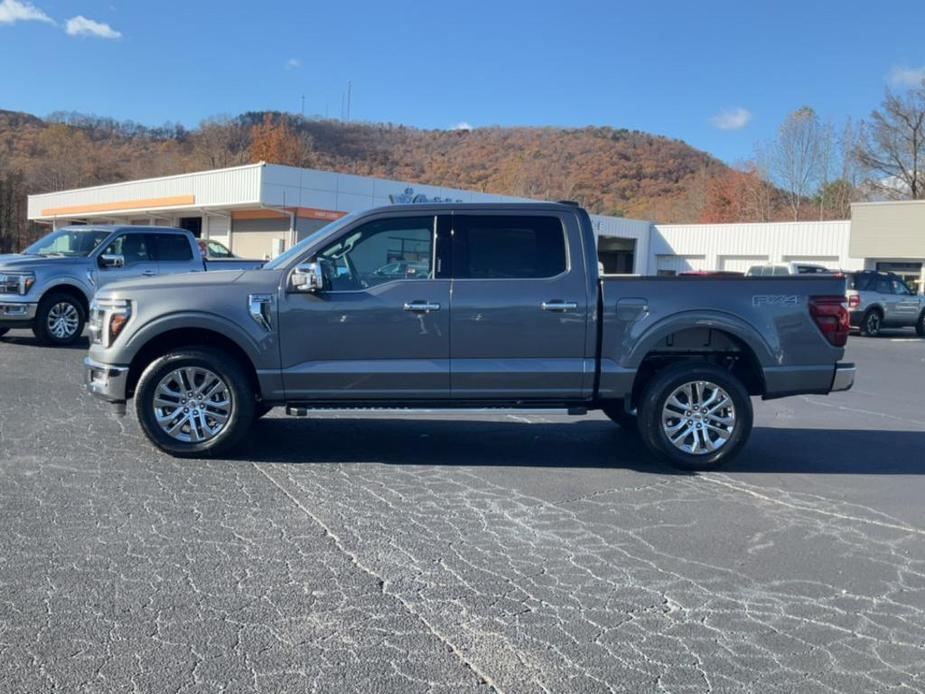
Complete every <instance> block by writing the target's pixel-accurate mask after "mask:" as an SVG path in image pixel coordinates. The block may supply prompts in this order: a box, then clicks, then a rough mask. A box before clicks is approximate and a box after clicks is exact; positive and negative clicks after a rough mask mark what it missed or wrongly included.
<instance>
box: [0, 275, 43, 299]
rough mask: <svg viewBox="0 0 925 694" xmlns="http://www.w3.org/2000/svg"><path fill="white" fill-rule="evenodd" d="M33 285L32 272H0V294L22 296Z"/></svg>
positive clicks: (33, 276) (33, 277)
mask: <svg viewBox="0 0 925 694" xmlns="http://www.w3.org/2000/svg"><path fill="white" fill-rule="evenodd" d="M33 284H35V273H34V272H0V294H19V295H20V296H24V295H26V294H28V293H29V290H30V289H32V285H33Z"/></svg>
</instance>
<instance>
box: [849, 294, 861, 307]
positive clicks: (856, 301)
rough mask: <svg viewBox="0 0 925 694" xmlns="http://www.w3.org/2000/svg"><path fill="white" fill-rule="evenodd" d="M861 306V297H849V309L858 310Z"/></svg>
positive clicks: (855, 295) (853, 295)
mask: <svg viewBox="0 0 925 694" xmlns="http://www.w3.org/2000/svg"><path fill="white" fill-rule="evenodd" d="M860 305H861V295H860V294H852V295H851V296H849V297H848V308H858V307H859V306H860Z"/></svg>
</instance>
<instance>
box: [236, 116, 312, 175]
mask: <svg viewBox="0 0 925 694" xmlns="http://www.w3.org/2000/svg"><path fill="white" fill-rule="evenodd" d="M311 154H312V141H311V137H310V136H309V135H308V134H307V133H303V132H301V131H299V130H297V129H296V128H294V127H293V126H292V124H291V123H290V121H289V118H287V117H285V116H281V115H277V116H274V115H273V114H271V113H266V114H264V116H263V122H262V123H259V124H258V125H255V126H253V127H252V128H251V145H250V158H251V161H255V162H257V161H265V162H269V163H271V164H286V165H288V166H308V165H309V164H310V163H311V158H312V157H311Z"/></svg>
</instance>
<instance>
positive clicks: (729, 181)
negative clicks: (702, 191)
mask: <svg viewBox="0 0 925 694" xmlns="http://www.w3.org/2000/svg"><path fill="white" fill-rule="evenodd" d="M776 197H777V196H776V195H775V191H774V188H773V187H772V186H771V185H770V184H769V183H768V182H767V181H766V180H765V179H764V177H762V176H761V174H760V172H759V171H758V168H757V167H756V166H755V165H754V164H752V163H747V164H744V165H743V166H742V167H741V168H739V169H727V170H726V171H724V172H722V173H720V174H719V175H716V176H713V177H712V178H710V179H709V180H708V181H707V186H706V201H705V204H704V209H703V218H702V219H701V221H702V222H704V223H706V224H726V223H731V222H767V221H770V220H771V219H773V218H774V216H775V213H776V211H777V210H776V208H777V207H778V205H777V203H778V201H777V200H776Z"/></svg>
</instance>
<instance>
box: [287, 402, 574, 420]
mask: <svg viewBox="0 0 925 694" xmlns="http://www.w3.org/2000/svg"><path fill="white" fill-rule="evenodd" d="M326 412H357V413H360V414H362V413H370V414H372V413H375V414H379V413H382V414H409V413H417V414H422V413H424V414H453V415H461V414H520V415H523V414H558V415H569V416H575V417H580V416H583V415H586V414H588V408H587V407H346V406H345V407H332V406H322V407H302V406H298V405H286V414H287V415H289V416H290V417H308V416H309V415H311V414H324V413H326Z"/></svg>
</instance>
